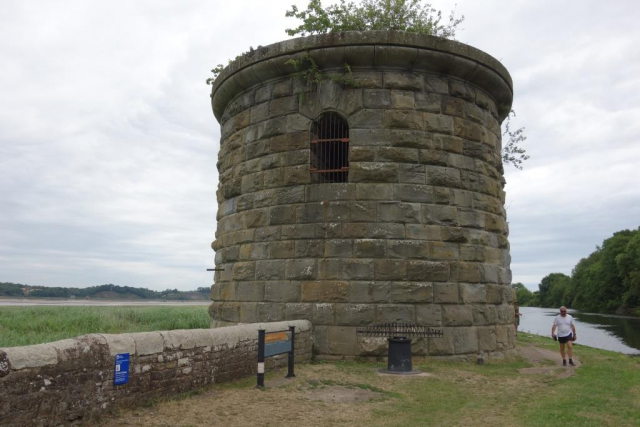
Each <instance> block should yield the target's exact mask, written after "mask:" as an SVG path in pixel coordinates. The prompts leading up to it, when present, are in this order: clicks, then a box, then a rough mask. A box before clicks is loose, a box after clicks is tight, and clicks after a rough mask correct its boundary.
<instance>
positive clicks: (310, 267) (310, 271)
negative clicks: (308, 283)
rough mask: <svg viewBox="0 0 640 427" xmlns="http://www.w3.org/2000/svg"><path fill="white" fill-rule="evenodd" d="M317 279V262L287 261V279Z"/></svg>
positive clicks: (313, 260)
mask: <svg viewBox="0 0 640 427" xmlns="http://www.w3.org/2000/svg"><path fill="white" fill-rule="evenodd" d="M317 277H318V262H317V260H315V259H290V260H287V279H295V280H309V279H315V278H317Z"/></svg>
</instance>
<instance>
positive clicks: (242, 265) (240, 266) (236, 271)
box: [233, 261, 255, 280]
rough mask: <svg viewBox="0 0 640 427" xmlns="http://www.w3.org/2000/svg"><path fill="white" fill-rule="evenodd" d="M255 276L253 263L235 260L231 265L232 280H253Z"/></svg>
mask: <svg viewBox="0 0 640 427" xmlns="http://www.w3.org/2000/svg"><path fill="white" fill-rule="evenodd" d="M254 277H255V264H254V263H253V262H251V261H249V262H237V263H235V264H234V265H233V280H253V279H254Z"/></svg>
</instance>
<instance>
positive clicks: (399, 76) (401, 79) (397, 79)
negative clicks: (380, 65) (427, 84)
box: [383, 72, 424, 92]
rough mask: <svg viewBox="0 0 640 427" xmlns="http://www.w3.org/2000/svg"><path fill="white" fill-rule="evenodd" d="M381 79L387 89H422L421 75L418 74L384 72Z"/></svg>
mask: <svg viewBox="0 0 640 427" xmlns="http://www.w3.org/2000/svg"><path fill="white" fill-rule="evenodd" d="M383 79H384V80H383V81H384V87H385V88H387V89H404V90H411V91H419V92H421V91H423V90H424V80H423V77H422V76H420V75H418V74H413V73H406V72H404V73H403V72H386V73H384V77H383Z"/></svg>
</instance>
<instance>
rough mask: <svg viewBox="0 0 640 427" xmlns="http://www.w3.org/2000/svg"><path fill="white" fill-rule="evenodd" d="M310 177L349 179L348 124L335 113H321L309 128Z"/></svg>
mask: <svg viewBox="0 0 640 427" xmlns="http://www.w3.org/2000/svg"><path fill="white" fill-rule="evenodd" d="M311 178H312V182H316V183H327V182H348V181H349V125H347V123H346V121H345V120H344V119H342V118H341V117H340V116H339V115H338V114H337V113H334V112H327V113H324V114H322V115H321V116H320V117H319V118H318V120H316V121H315V122H314V124H313V126H312V128H311Z"/></svg>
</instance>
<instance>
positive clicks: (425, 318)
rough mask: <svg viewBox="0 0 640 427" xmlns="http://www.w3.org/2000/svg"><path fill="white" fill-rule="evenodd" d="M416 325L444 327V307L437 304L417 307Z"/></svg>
mask: <svg viewBox="0 0 640 427" xmlns="http://www.w3.org/2000/svg"><path fill="white" fill-rule="evenodd" d="M416 323H417V324H418V325H422V326H442V306H440V305H437V304H418V305H416Z"/></svg>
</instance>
